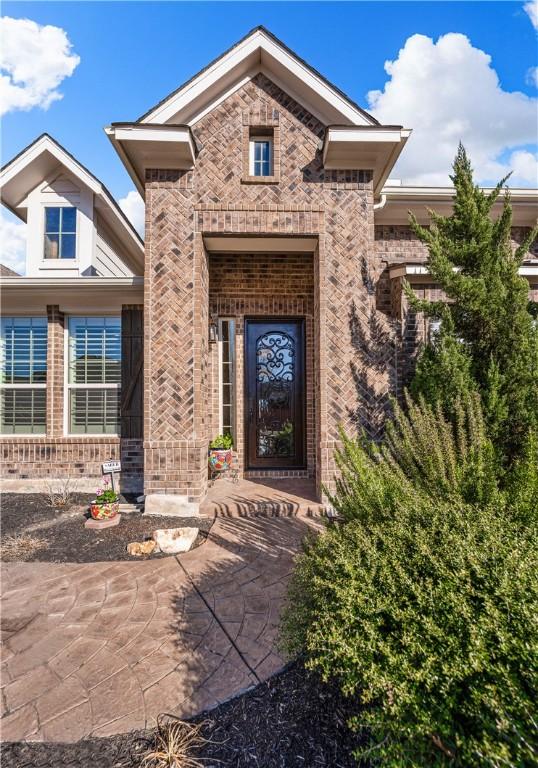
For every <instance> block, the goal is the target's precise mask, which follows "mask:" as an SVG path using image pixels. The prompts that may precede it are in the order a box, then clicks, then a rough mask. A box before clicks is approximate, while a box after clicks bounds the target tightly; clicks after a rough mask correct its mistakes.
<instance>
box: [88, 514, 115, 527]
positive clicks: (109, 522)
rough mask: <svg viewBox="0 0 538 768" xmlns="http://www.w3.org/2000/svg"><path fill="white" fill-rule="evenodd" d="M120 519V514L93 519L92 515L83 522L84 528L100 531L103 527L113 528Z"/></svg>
mask: <svg viewBox="0 0 538 768" xmlns="http://www.w3.org/2000/svg"><path fill="white" fill-rule="evenodd" d="M120 520H121V515H119V514H118V515H115V516H114V517H109V518H104V519H103V520H94V519H93V517H89V518H88V519H87V520H86V522H85V523H84V528H92V529H93V530H94V531H101V530H102V529H103V528H113V527H114V526H115V525H118V523H119V522H120Z"/></svg>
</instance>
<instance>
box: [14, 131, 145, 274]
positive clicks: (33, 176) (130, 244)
mask: <svg viewBox="0 0 538 768" xmlns="http://www.w3.org/2000/svg"><path fill="white" fill-rule="evenodd" d="M62 169H63V170H66V171H67V172H68V173H70V174H72V175H73V176H75V177H76V178H77V179H78V180H80V182H82V184H84V185H85V186H86V187H88V188H89V189H90V190H91V191H92V192H93V194H94V196H95V197H94V201H95V208H96V210H97V212H98V213H99V214H100V216H101V217H102V218H103V219H104V220H105V221H106V223H107V224H108V225H109V226H110V228H111V229H112V231H113V232H114V234H115V235H116V236H117V237H118V238H119V240H120V242H121V243H122V244H123V245H124V247H125V248H126V250H127V252H128V253H129V255H130V256H131V257H132V258H133V259H134V260H135V262H136V263H138V264H139V265H143V259H144V242H143V240H142V238H141V237H140V235H139V234H138V232H137V231H136V229H135V228H134V227H133V225H132V224H131V222H130V221H129V219H128V218H127V217H126V215H125V214H124V212H123V211H122V210H121V208H120V207H119V205H118V203H117V202H116V200H115V199H114V198H113V197H112V195H111V194H110V192H109V191H108V189H107V188H106V187H105V185H104V184H103V183H102V182H101V181H99V179H98V178H97V177H96V176H94V175H93V173H91V172H90V171H89V170H88V169H87V168H85V167H84V166H83V165H82V164H81V163H79V161H78V160H76V158H75V157H73V155H72V154H71V153H70V152H68V151H67V150H66V149H65V147H62V145H61V144H59V143H58V142H57V141H56V140H55V139H53V138H52V136H49V134H48V133H43V134H41V136H38V138H37V139H36V140H35V141H33V142H32V143H31V144H29V145H28V146H27V147H25V149H23V150H22V151H21V152H19V154H18V155H15V157H14V158H13V159H12V160H10V161H9V162H8V163H6V165H4V166H3V167H2V168H1V169H0V188H1V189H0V199H1V201H2V203H3V204H4V205H5V206H6V208H9V210H10V211H12V213H14V214H15V215H16V216H18V218H19V219H22V220H23V221H26V215H27V212H26V206H25V203H24V201H25V199H26V197H27V196H28V194H29V193H30V192H31V191H32V190H33V189H35V188H36V186H37V185H38V184H39V183H40V182H42V181H44V180H46V179H47V177H50V176H51V175H54V174H55V173H56V172H58V171H61V170H62Z"/></svg>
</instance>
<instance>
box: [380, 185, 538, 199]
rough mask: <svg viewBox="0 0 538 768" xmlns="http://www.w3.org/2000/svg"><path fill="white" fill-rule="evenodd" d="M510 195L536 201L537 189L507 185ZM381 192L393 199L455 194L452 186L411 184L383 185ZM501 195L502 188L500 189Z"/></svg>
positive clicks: (490, 190)
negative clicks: (415, 185) (413, 185)
mask: <svg viewBox="0 0 538 768" xmlns="http://www.w3.org/2000/svg"><path fill="white" fill-rule="evenodd" d="M481 189H482V191H483V192H486V193H487V192H493V189H494V187H481ZM508 191H509V193H510V197H511V198H512V199H514V200H520V201H524V202H538V189H536V188H534V187H531V188H528V189H527V188H522V187H514V188H510V187H508ZM383 193H384V194H386V195H387V197H388V198H389V199H393V200H402V199H403V200H414V199H418V198H431V199H432V200H435V199H439V200H447V199H448V200H450V199H452V198H453V197H454V195H455V194H456V190H455V189H454V187H418V186H417V187H412V186H399V187H392V186H389V185H387V186H385V187H383ZM501 196H502V190H501Z"/></svg>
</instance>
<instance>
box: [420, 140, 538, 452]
mask: <svg viewBox="0 0 538 768" xmlns="http://www.w3.org/2000/svg"><path fill="white" fill-rule="evenodd" d="M453 168H454V175H453V176H451V179H452V181H453V183H454V187H455V199H454V209H453V213H452V215H451V216H448V217H444V216H439V215H438V214H436V213H435V212H433V211H430V217H431V222H430V226H429V227H423V226H421V225H420V224H419V223H418V222H417V220H416V218H415V217H414V216H413V215H411V227H412V229H413V230H414V232H415V234H416V235H417V237H418V238H419V239H420V240H421V241H422V242H424V243H425V244H426V246H427V248H428V252H429V259H428V270H429V272H430V274H431V275H432V278H433V279H434V280H435V282H437V283H439V285H440V286H441V288H442V289H443V291H444V293H445V295H446V298H447V299H448V301H447V302H428V301H422V300H419V299H418V298H417V297H416V296H415V295H414V294H413V293H412V291H411V289H410V287H409V286H407V288H406V290H407V292H408V295H409V297H410V300H411V303H412V304H413V306H414V307H415V308H416V309H418V310H420V311H424V312H425V313H426V314H427V315H428V316H430V317H438V318H440V319H441V331H440V333H439V335H438V337H437V338H436V339H434V340H432V341H431V342H430V343H428V344H427V345H426V347H425V349H424V350H423V352H422V354H421V357H420V358H419V361H418V365H417V369H416V374H415V377H414V380H413V382H412V385H411V391H412V393H413V394H414V395H415V396H417V395H419V394H422V395H424V397H425V398H426V399H427V400H428V401H430V402H435V401H437V402H440V403H441V404H442V405H443V407H444V409H445V411H446V412H447V413H448V414H450V413H451V412H452V411H453V409H454V407H455V403H456V401H457V399H458V397H459V396H460V395H462V394H464V391H465V390H477V391H478V392H479V393H480V395H481V398H482V403H483V407H484V411H485V413H486V418H487V421H488V426H489V431H490V435H491V437H492V439H493V441H494V443H495V445H496V447H497V449H498V453H499V459H500V460H501V461H502V462H503V463H504V464H505V465H506V464H508V465H509V464H511V463H512V462H513V461H514V460H515V459H517V458H518V456H519V455H520V454H521V452H522V451H524V450H525V445H526V443H527V441H528V439H529V433H530V432H532V431H536V430H537V429H538V328H537V327H536V322H535V320H534V318H535V317H536V305H535V304H532V303H530V302H529V298H528V291H529V286H528V283H527V281H526V280H525V278H523V277H521V276H520V275H519V267H520V266H521V263H522V261H523V259H524V257H525V256H526V254H527V252H528V249H529V246H530V245H531V243H532V242H533V241H534V239H535V238H536V236H537V234H538V228H536V227H535V228H534V229H533V230H532V231H530V232H529V233H528V235H527V236H526V238H525V240H524V241H523V242H522V243H521V244H520V245H519V247H518V248H517V249H516V250H515V251H514V249H513V248H512V242H511V225H512V207H511V205H510V196H509V193H508V191H506V193H505V194H504V204H503V209H502V213H501V214H500V215H499V216H498V218H496V219H494V218H493V217H492V215H491V214H492V207H493V205H494V203H495V202H496V201H497V199H498V198H499V196H500V195H501V190H502V188H503V186H504V184H505V182H506V180H507V178H508V177H506V178H505V179H503V180H502V181H500V182H499V184H498V185H497V186H496V187H495V189H494V190H493V191H491V192H484V191H482V190H481V189H479V187H478V186H476V185H475V184H474V183H473V173H472V168H471V164H470V162H469V159H468V158H467V155H466V152H465V149H464V148H463V146H461V145H460V147H459V149H458V153H457V155H456V159H455V162H454V166H453Z"/></svg>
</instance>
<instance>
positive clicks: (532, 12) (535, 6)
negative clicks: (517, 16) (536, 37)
mask: <svg viewBox="0 0 538 768" xmlns="http://www.w3.org/2000/svg"><path fill="white" fill-rule="evenodd" d="M523 9H524V11H525V13H526V14H527V16H528V17H529V19H530V20H531V24H532V26H533V27H534V29H536V30H537V31H538V0H529V2H528V3H525V5H524V6H523Z"/></svg>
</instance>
